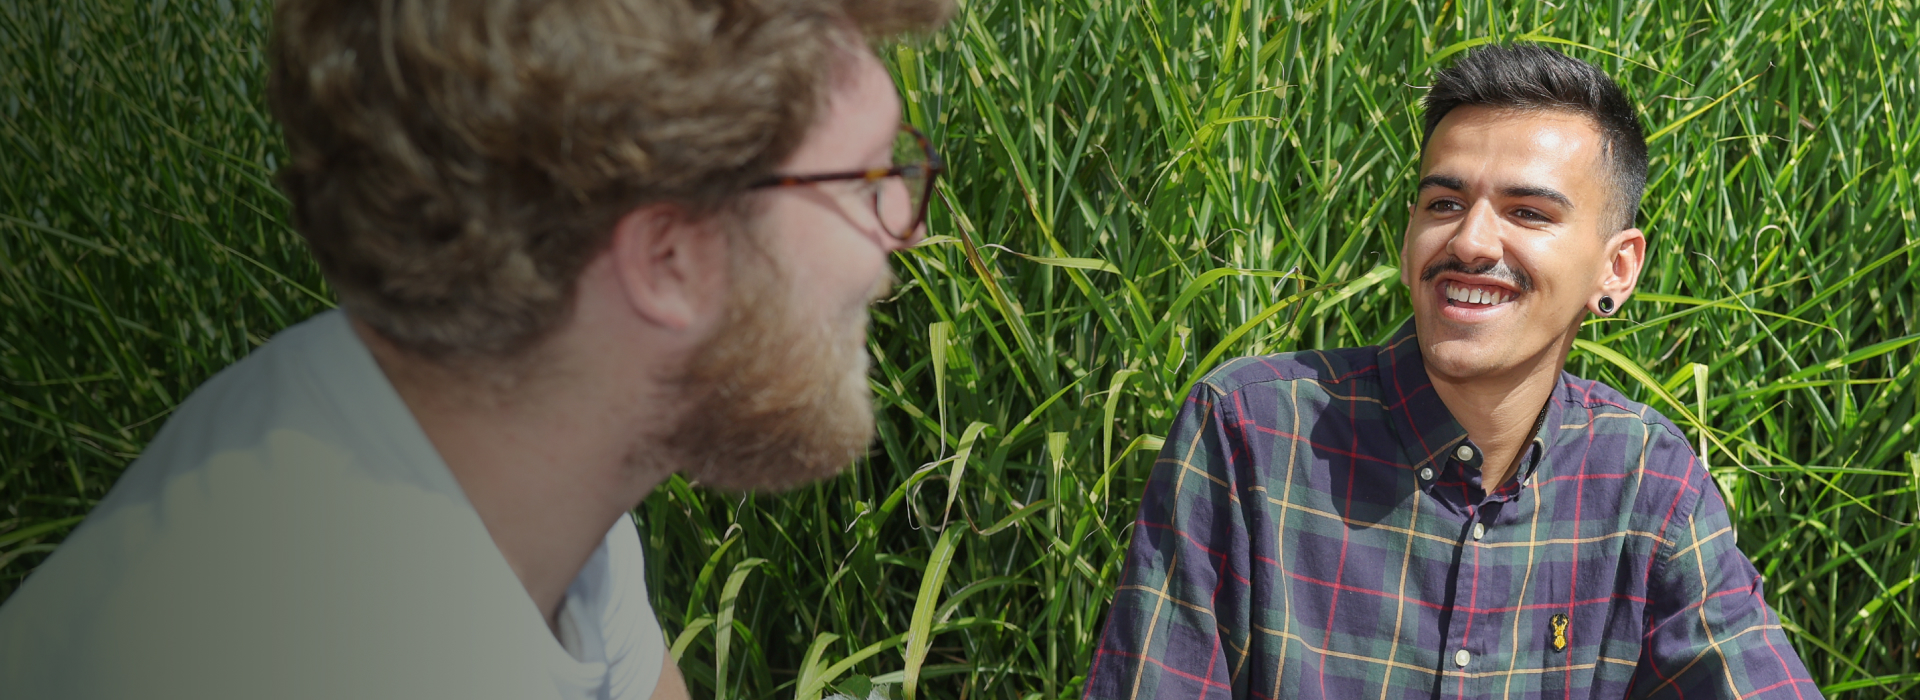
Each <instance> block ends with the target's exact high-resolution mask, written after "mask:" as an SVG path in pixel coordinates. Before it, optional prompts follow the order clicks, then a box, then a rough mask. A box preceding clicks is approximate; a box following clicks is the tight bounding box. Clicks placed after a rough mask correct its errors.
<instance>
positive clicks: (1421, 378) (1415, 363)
mask: <svg viewBox="0 0 1920 700" xmlns="http://www.w3.org/2000/svg"><path fill="white" fill-rule="evenodd" d="M1376 361H1377V362H1378V363H1379V366H1380V381H1381V384H1382V386H1383V388H1382V391H1381V397H1382V399H1383V400H1384V401H1385V402H1386V409H1387V415H1388V416H1389V420H1388V424H1389V425H1390V426H1392V429H1393V432H1394V434H1395V436H1396V437H1398V438H1399V440H1400V446H1401V448H1402V449H1403V450H1405V454H1406V455H1407V456H1408V457H1410V458H1411V459H1410V461H1411V466H1412V468H1413V470H1414V474H1415V476H1416V478H1418V479H1419V481H1420V484H1421V485H1422V486H1430V485H1432V483H1433V481H1434V480H1435V477H1437V476H1438V475H1439V474H1440V473H1441V472H1443V471H1444V467H1445V466H1447V462H1448V460H1452V459H1457V458H1458V457H1459V456H1461V455H1462V454H1465V453H1462V452H1460V451H1459V450H1460V448H1461V447H1463V446H1465V447H1468V448H1470V449H1471V451H1472V454H1471V457H1469V458H1468V459H1466V460H1461V461H1462V464H1461V466H1462V467H1463V468H1464V469H1466V470H1468V472H1469V473H1476V474H1477V473H1479V471H1480V460H1481V458H1482V457H1481V454H1480V448H1479V447H1478V446H1476V445H1474V444H1473V443H1472V442H1471V441H1469V440H1468V439H1467V429H1466V428H1465V427H1462V426H1461V425H1460V422H1459V421H1458V420H1455V419H1454V417H1453V412H1452V411H1450V410H1448V409H1447V404H1446V402H1444V401H1441V400H1440V394H1439V393H1437V392H1435V391H1434V390H1433V380H1432V379H1431V378H1429V377H1428V376H1427V367H1426V362H1425V358H1424V357H1423V356H1422V355H1421V353H1420V341H1419V339H1418V338H1417V337H1416V336H1415V329H1414V322H1413V320H1411V319H1409V320H1408V321H1407V322H1406V324H1405V325H1403V326H1401V327H1400V330H1398V331H1396V332H1394V334H1393V337H1392V338H1390V339H1388V340H1387V342H1386V343H1385V344H1384V345H1381V346H1380V349H1379V351H1378V352H1377V354H1376ZM1569 391H1571V388H1570V387H1568V385H1567V380H1566V373H1565V372H1562V373H1561V374H1560V376H1559V377H1557V378H1556V379H1555V380H1554V386H1553V392H1552V393H1551V394H1549V395H1548V398H1547V405H1546V410H1545V415H1544V416H1542V417H1541V418H1540V420H1539V423H1538V426H1537V429H1536V430H1535V431H1534V434H1533V437H1532V438H1531V440H1530V441H1529V443H1528V445H1527V447H1526V448H1523V449H1524V450H1526V451H1525V452H1523V459H1524V461H1523V462H1522V463H1521V465H1520V469H1519V479H1518V480H1517V483H1519V484H1520V485H1521V486H1525V485H1527V484H1529V483H1530V482H1531V480H1532V477H1533V476H1534V470H1535V467H1536V466H1537V465H1538V464H1539V463H1540V461H1541V458H1542V457H1543V456H1544V454H1543V453H1544V452H1545V451H1546V449H1547V448H1549V447H1551V446H1552V445H1553V443H1554V439H1553V434H1554V432H1555V430H1556V429H1557V428H1558V427H1559V426H1560V425H1561V424H1562V423H1563V422H1564V420H1563V419H1562V417H1561V414H1562V412H1563V410H1564V404H1565V399H1567V398H1569V397H1570V395H1569V394H1568V392H1569ZM1428 468H1431V469H1432V470H1433V471H1432V472H1431V475H1428V473H1427V472H1422V471H1421V470H1422V469H1428Z"/></svg>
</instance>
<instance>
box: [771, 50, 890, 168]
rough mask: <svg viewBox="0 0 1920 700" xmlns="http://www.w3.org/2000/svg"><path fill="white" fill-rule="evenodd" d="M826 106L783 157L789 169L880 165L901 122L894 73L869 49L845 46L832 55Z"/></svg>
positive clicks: (886, 155)
mask: <svg viewBox="0 0 1920 700" xmlns="http://www.w3.org/2000/svg"><path fill="white" fill-rule="evenodd" d="M836 60H838V61H839V64H838V65H836V66H833V68H832V70H833V77H832V79H831V80H829V81H828V83H827V87H828V93H827V95H826V98H827V100H826V109H824V110H821V113H820V115H819V116H818V117H817V118H816V120H815V122H814V123H813V124H812V125H811V126H810V128H809V129H808V130H807V133H806V136H805V137H804V138H803V139H802V140H801V142H800V146H799V148H797V149H796V150H795V151H794V153H793V154H792V155H791V156H789V157H788V158H787V162H786V164H785V168H784V169H785V170H786V171H788V172H814V171H821V170H852V169H860V168H867V167H873V166H875V165H884V164H885V162H884V161H885V160H886V158H887V157H888V156H890V155H891V154H892V146H893V140H894V134H895V132H896V129H897V127H898V125H899V123H900V97H899V95H897V94H895V91H894V87H893V78H892V77H891V76H889V75H888V74H887V69H886V67H884V66H882V65H881V64H880V60H879V58H878V57H876V56H874V54H873V51H871V50H869V49H867V48H866V47H865V46H864V45H858V46H853V47H848V48H847V49H845V50H844V51H843V52H841V53H839V55H838V56H836Z"/></svg>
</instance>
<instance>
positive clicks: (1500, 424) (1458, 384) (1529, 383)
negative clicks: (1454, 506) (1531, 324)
mask: <svg viewBox="0 0 1920 700" xmlns="http://www.w3.org/2000/svg"><path fill="white" fill-rule="evenodd" d="M1572 347H1573V335H1572V332H1569V333H1568V335H1567V337H1566V338H1565V339H1563V340H1562V341H1560V342H1557V343H1554V344H1553V345H1550V346H1548V347H1547V349H1546V350H1545V351H1543V352H1542V353H1541V354H1539V355H1538V356H1536V357H1534V358H1531V359H1530V360H1528V361H1527V362H1525V363H1522V364H1521V366H1518V367H1515V368H1512V369H1510V370H1507V371H1505V372H1501V373H1499V374H1495V375H1490V376H1477V377H1472V378H1467V379H1459V378H1451V377H1444V376H1441V375H1439V374H1437V373H1435V372H1434V371H1433V370H1432V368H1431V367H1429V368H1428V370H1427V378H1428V379H1430V380H1432V381H1433V391H1434V393H1435V394H1438V395H1439V396H1440V400H1441V402H1443V403H1445V404H1446V405H1447V410H1448V411H1449V412H1451V413H1453V418H1454V420H1457V421H1459V422H1460V426H1461V427H1463V428H1466V429H1467V437H1468V438H1470V439H1472V440H1473V444H1474V445H1475V446H1477V447H1479V448H1480V452H1481V461H1480V484H1481V487H1482V488H1483V489H1484V490H1485V491H1486V492H1488V493H1492V492H1493V491H1494V490H1495V489H1498V488H1500V487H1501V486H1502V485H1504V484H1505V483H1506V482H1507V480H1508V479H1511V478H1513V475H1514V473H1515V472H1516V471H1517V467H1518V466H1519V460H1520V455H1521V454H1522V452H1523V451H1524V450H1525V449H1526V445H1527V442H1528V441H1529V440H1531V439H1533V434H1532V433H1533V427H1534V423H1535V422H1536V420H1537V419H1538V418H1539V416H1540V409H1541V407H1542V406H1545V405H1546V403H1547V399H1548V398H1549V397H1551V396H1552V395H1553V387H1554V385H1555V384H1557V383H1558V382H1559V379H1560V370H1561V369H1562V368H1564V367H1565V366H1566V364H1567V352H1568V351H1569V350H1571V349H1572Z"/></svg>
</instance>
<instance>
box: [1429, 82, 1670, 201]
mask: <svg viewBox="0 0 1920 700" xmlns="http://www.w3.org/2000/svg"><path fill="white" fill-rule="evenodd" d="M1463 105H1480V106H1485V107H1496V108H1505V109H1519V110H1551V111H1560V112H1573V113H1575V114H1581V115H1585V116H1586V117H1588V118H1590V119H1592V120H1593V122H1594V125H1595V126H1597V127H1599V129H1600V136H1601V139H1602V144H1601V145H1602V149H1603V150H1602V153H1603V154H1605V156H1606V158H1607V160H1608V162H1609V164H1610V165H1611V166H1612V169H1613V173H1612V175H1613V177H1612V180H1613V202H1612V205H1613V210H1614V212H1615V215H1616V216H1617V219H1616V221H1617V222H1618V223H1619V229H1627V228H1632V227H1633V220H1634V217H1635V216H1636V215H1637V214H1638V213H1639V210H1640V195H1641V193H1643V192H1644V191H1645V190H1646V187H1647V137H1646V132H1645V131H1644V130H1643V129H1642V128H1641V126H1640V115H1639V113H1638V112H1636V111H1635V110H1634V108H1633V102H1632V101H1631V100H1628V99H1627V95H1626V93H1625V92H1624V91H1622V90H1621V89H1620V85H1619V84H1618V83H1615V82H1614V81H1613V78H1611V77H1608V76H1607V74H1606V73H1602V72H1600V69H1598V68H1595V67H1593V64H1590V63H1587V62H1586V61H1582V60H1580V59H1577V58H1573V57H1571V56H1568V55H1566V54H1563V53H1560V52H1558V51H1555V50H1553V49H1549V48H1546V47H1544V46H1534V45H1531V44H1513V45H1505V46H1503V45H1498V44H1495V45H1490V46H1482V47H1480V48H1477V49H1473V50H1471V51H1468V52H1467V53H1466V55H1464V56H1461V57H1460V59H1459V60H1458V61H1456V62H1454V64H1453V66H1452V67H1449V68H1447V69H1446V70H1443V71H1440V74H1439V75H1438V76H1437V77H1435V78H1434V81H1433V89H1431V90H1429V91H1428V92H1427V98H1426V107H1427V115H1426V131H1425V133H1424V134H1422V136H1421V138H1420V148H1421V151H1422V152H1423V153H1424V152H1425V149H1426V144H1427V141H1429V140H1431V139H1432V138H1433V130H1434V128H1435V127H1438V126H1439V125H1440V120H1441V119H1443V118H1445V117H1446V116H1447V113H1448V112H1451V111H1453V108H1455V107H1460V106H1463ZM1616 230H1617V229H1616ZM1608 233H1612V232H1611V231H1609V232H1608Z"/></svg>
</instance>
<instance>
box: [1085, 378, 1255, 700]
mask: <svg viewBox="0 0 1920 700" xmlns="http://www.w3.org/2000/svg"><path fill="white" fill-rule="evenodd" d="M1222 401H1223V397H1220V396H1218V395H1217V394H1216V393H1215V392H1214V391H1213V389H1212V388H1211V387H1209V386H1207V385H1206V384H1205V383H1204V382H1203V383H1201V384H1200V385H1199V386H1196V387H1195V388H1194V391H1193V393H1192V394H1191V395H1189V396H1188V398H1187V402H1186V405H1185V406H1184V407H1183V408H1182V410H1181V411H1180V414H1179V416H1177V417H1176V418H1175V419H1174V423H1173V428H1172V430H1170V431H1169V434H1168V436H1167V441H1166V444H1165V446H1164V447H1163V448H1162V450H1161V453H1160V458H1159V461H1158V462H1156V463H1155V464H1154V468H1153V472H1152V475H1151V476H1150V477H1149V479H1148V483H1147V489H1146V493H1145V494H1144V496H1143V497H1142V499H1141V502H1140V515H1139V518H1138V519H1137V520H1135V521H1134V525H1133V541H1132V544H1131V545H1130V547H1129V548H1128V551H1127V560H1126V564H1125V567H1124V568H1123V569H1122V570H1121V575H1120V582H1119V586H1118V588H1117V590H1116V591H1115V592H1114V597H1113V606H1112V608H1111V610H1110V611H1109V612H1108V613H1107V624H1106V630H1105V631H1104V632H1103V633H1102V634H1101V641H1100V647H1099V649H1098V650H1097V651H1095V652H1094V658H1093V667H1092V669H1091V670H1089V672H1088V674H1087V690H1086V697H1087V698H1088V700H1107V699H1114V700H1144V699H1146V698H1180V699H1181V700H1195V699H1199V700H1209V699H1215V698H1228V697H1241V696H1243V695H1244V692H1243V691H1244V690H1245V688H1244V687H1242V686H1244V685H1245V683H1246V680H1245V674H1244V673H1243V672H1242V671H1243V668H1242V667H1243V666H1244V663H1243V662H1244V659H1245V657H1246V649H1247V632H1248V628H1249V618H1248V613H1247V601H1248V594H1249V590H1248V584H1247V570H1248V565H1249V562H1248V557H1247V547H1248V544H1247V527H1246V520H1245V518H1244V517H1243V514H1242V511H1241V505H1240V500H1239V497H1238V492H1239V489H1238V488H1237V487H1236V476H1235V471H1236V469H1235V466H1236V465H1235V464H1234V463H1233V462H1234V459H1235V452H1234V450H1233V449H1232V446H1235V445H1244V441H1243V440H1240V439H1238V437H1237V436H1238V432H1237V426H1235V424H1234V422H1233V421H1230V420H1226V419H1223V418H1222V416H1221V414H1222V413H1223V410H1222V409H1223V408H1224V407H1223V406H1221V403H1222ZM1241 459H1242V460H1244V454H1243V455H1242V456H1241Z"/></svg>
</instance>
